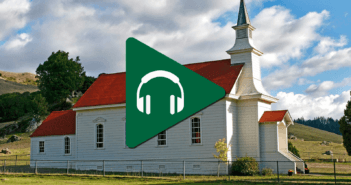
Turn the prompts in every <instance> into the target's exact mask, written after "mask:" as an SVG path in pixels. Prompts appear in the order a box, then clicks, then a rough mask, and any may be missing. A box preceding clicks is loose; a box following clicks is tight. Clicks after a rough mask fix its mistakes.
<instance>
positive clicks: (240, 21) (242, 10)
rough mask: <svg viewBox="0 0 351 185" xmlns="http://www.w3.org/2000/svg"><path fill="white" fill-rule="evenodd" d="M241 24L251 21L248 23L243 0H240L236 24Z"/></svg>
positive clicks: (248, 19)
mask: <svg viewBox="0 0 351 185" xmlns="http://www.w3.org/2000/svg"><path fill="white" fill-rule="evenodd" d="M243 24H251V23H250V18H249V14H248V13H247V10H246V5H245V1H244V0H240V8H239V15H238V22H237V26H241V25H243Z"/></svg>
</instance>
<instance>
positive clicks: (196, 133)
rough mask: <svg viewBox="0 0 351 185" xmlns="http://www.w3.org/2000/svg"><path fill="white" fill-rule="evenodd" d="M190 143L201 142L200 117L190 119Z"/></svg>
mask: <svg viewBox="0 0 351 185" xmlns="http://www.w3.org/2000/svg"><path fill="white" fill-rule="evenodd" d="M191 144H201V127H200V118H192V119H191Z"/></svg>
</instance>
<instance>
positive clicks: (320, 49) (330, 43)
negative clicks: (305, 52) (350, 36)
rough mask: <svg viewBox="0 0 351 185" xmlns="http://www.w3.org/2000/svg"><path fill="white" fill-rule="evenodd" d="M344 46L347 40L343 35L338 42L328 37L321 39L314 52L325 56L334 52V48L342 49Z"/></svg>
mask: <svg viewBox="0 0 351 185" xmlns="http://www.w3.org/2000/svg"><path fill="white" fill-rule="evenodd" d="M346 44H347V38H346V36H345V35H341V36H340V40H339V41H336V40H334V39H332V38H330V37H323V38H322V39H321V40H320V42H319V44H318V45H317V46H316V47H315V48H314V50H315V51H316V52H317V53H319V54H325V53H327V52H330V51H332V50H334V49H335V48H336V47H343V46H345V45H346Z"/></svg>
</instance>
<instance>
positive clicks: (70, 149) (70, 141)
mask: <svg viewBox="0 0 351 185" xmlns="http://www.w3.org/2000/svg"><path fill="white" fill-rule="evenodd" d="M66 138H68V139H69V153H67V154H66ZM63 155H65V156H66V155H72V139H71V137H70V136H68V135H66V136H63Z"/></svg>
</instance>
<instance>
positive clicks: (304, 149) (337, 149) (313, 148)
mask: <svg viewBox="0 0 351 185" xmlns="http://www.w3.org/2000/svg"><path fill="white" fill-rule="evenodd" d="M289 141H291V142H292V144H293V145H294V146H296V148H297V149H298V150H299V152H300V156H301V158H302V159H331V158H332V157H333V159H339V160H342V159H345V160H347V161H351V156H349V155H347V151H346V149H345V147H344V145H343V144H341V143H330V144H329V145H328V146H322V145H320V143H321V141H301V140H298V139H297V140H291V139H289ZM328 150H331V151H333V153H334V154H333V156H331V155H324V153H325V152H326V151H328Z"/></svg>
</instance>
